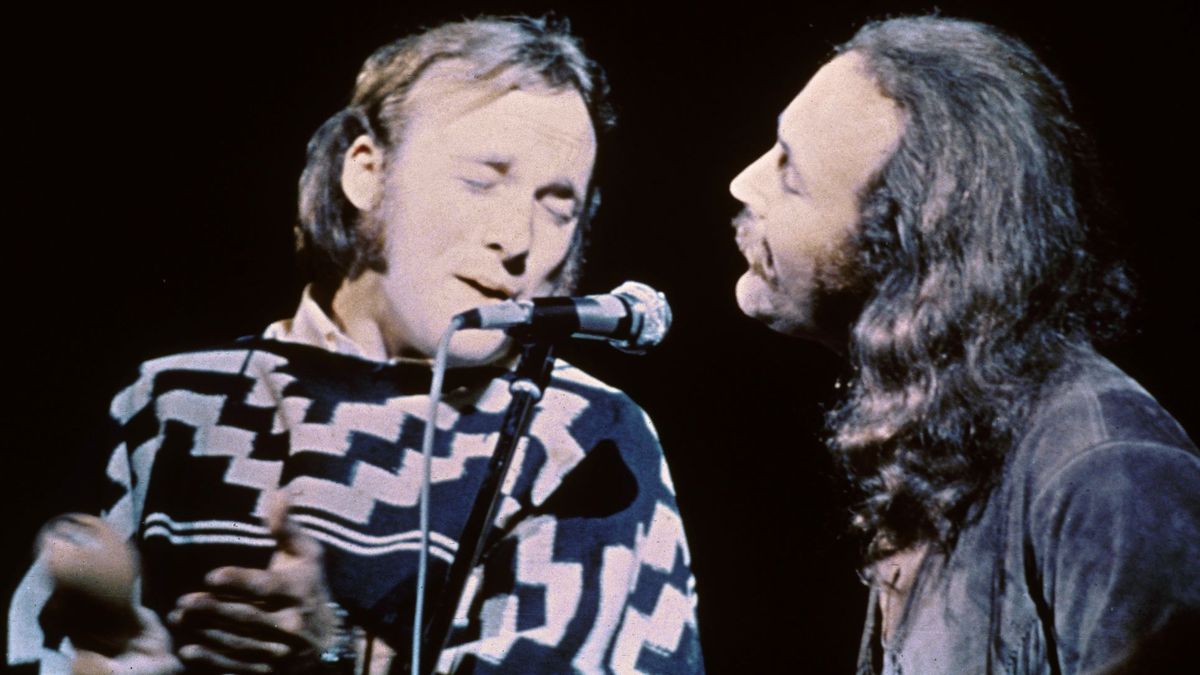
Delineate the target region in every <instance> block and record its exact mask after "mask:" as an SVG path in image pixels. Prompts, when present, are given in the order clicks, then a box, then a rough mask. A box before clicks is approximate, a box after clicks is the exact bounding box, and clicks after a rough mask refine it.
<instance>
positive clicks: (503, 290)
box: [454, 274, 516, 300]
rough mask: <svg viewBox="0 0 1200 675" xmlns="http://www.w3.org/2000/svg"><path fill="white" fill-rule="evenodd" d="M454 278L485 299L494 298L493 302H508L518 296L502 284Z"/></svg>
mask: <svg viewBox="0 0 1200 675" xmlns="http://www.w3.org/2000/svg"><path fill="white" fill-rule="evenodd" d="M454 278H455V279H458V280H459V281H461V282H463V283H464V284H466V285H468V286H470V287H471V288H473V289H475V292H477V293H479V294H480V295H482V296H483V297H485V298H492V299H493V300H508V299H509V298H511V297H513V296H514V295H516V293H514V292H513V291H512V289H510V288H508V287H507V286H504V285H502V284H493V283H491V282H487V281H477V280H475V279H471V278H469V277H463V276H458V275H457V274H456V275H454Z"/></svg>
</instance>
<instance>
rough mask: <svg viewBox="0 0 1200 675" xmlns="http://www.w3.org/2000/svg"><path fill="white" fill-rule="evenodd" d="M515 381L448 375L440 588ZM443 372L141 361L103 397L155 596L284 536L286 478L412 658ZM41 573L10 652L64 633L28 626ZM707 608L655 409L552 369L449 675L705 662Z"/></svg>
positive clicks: (372, 612) (436, 561) (350, 580)
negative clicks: (426, 431)
mask: <svg viewBox="0 0 1200 675" xmlns="http://www.w3.org/2000/svg"><path fill="white" fill-rule="evenodd" d="M511 378H512V375H511V374H510V373H508V372H507V371H504V370H501V369H499V368H494V367H492V368H472V369H461V370H451V371H449V372H448V373H447V378H446V384H445V387H444V394H443V403H442V407H441V409H440V410H439V413H438V430H437V432H436V434H435V447H434V458H433V471H432V483H433V485H432V493H431V494H432V501H431V505H432V506H431V537H430V539H431V549H430V577H429V578H430V580H431V583H430V596H429V597H430V598H432V602H434V603H436V602H437V598H438V592H439V590H440V583H441V580H442V579H443V578H444V576H445V573H446V571H447V570H448V569H449V565H450V562H451V561H452V560H453V557H454V554H455V551H456V550H457V547H458V541H457V538H458V535H459V532H460V531H461V528H462V526H463V524H464V523H465V521H466V518H467V514H468V513H469V511H470V508H471V505H472V502H473V500H474V498H475V494H476V492H477V490H478V487H479V485H480V483H481V482H482V480H483V474H484V472H485V470H486V466H487V462H488V459H489V458H490V456H491V453H492V451H493V449H494V445H495V441H496V437H497V435H498V429H499V426H500V421H501V418H502V417H503V414H504V410H505V408H506V406H507V404H508V401H509V398H510V395H509V392H508V382H509V381H510V380H511ZM429 382H430V374H429V371H428V369H427V368H424V367H421V366H415V365H412V364H404V363H401V364H384V363H378V362H374V361H368V360H364V359H360V358H355V357H352V356H346V355H341V354H336V353H331V352H328V351H324V350H321V349H318V348H314V347H310V346H307V345H302V344H293V343H285V342H278V341H274V340H269V339H251V340H243V341H240V342H238V343H235V344H234V345H232V346H229V347H226V348H218V349H211V350H205V351H197V352H191V353H185V354H180V355H176V356H169V357H164V358H160V359H156V360H153V361H150V362H147V363H145V364H143V366H142V367H141V369H140V376H139V377H138V379H137V380H136V382H134V383H133V384H132V385H130V386H129V387H127V388H126V389H124V390H123V391H122V392H121V393H120V394H119V395H118V396H117V397H116V399H115V400H114V402H113V404H112V407H111V410H110V412H111V415H112V417H113V419H114V420H115V421H116V422H117V429H118V439H117V442H116V449H115V451H114V452H113V455H112V458H111V461H110V462H109V464H108V471H107V473H108V478H109V479H110V480H111V482H112V497H113V499H112V505H111V507H110V508H108V509H106V511H105V512H104V514H103V515H104V517H105V518H106V519H107V520H108V521H110V522H111V523H113V524H114V526H116V527H117V528H118V529H119V530H121V531H122V532H124V533H126V534H128V535H129V536H130V537H133V538H134V539H135V540H136V543H137V544H138V547H139V549H140V551H141V555H142V563H143V569H144V572H143V579H142V603H143V604H144V605H146V606H147V607H149V608H151V609H153V610H155V611H156V612H158V613H159V614H160V615H165V613H166V612H167V611H169V610H170V608H171V607H173V605H174V603H175V600H176V599H177V598H178V597H179V596H180V595H182V594H184V593H187V592H190V591H193V590H198V589H200V588H201V587H202V584H203V582H202V580H203V577H204V574H205V573H206V572H208V571H209V570H211V569H213V568H215V567H218V566H222V565H241V566H255V567H264V566H265V565H266V564H267V561H268V559H269V557H270V554H271V552H272V549H273V546H274V540H273V538H272V537H271V535H270V533H269V532H268V530H267V529H266V528H265V527H264V525H263V521H262V517H263V516H264V515H265V512H266V507H267V497H268V495H269V494H270V493H272V492H273V491H275V490H277V489H283V490H285V491H286V493H287V494H288V496H289V499H290V502H291V504H292V517H293V518H294V519H295V520H296V521H297V522H299V523H300V524H301V526H302V527H303V528H304V529H305V530H306V531H307V532H308V533H309V534H311V535H312V536H313V537H314V538H316V539H317V540H319V541H320V542H322V544H323V545H324V548H325V565H326V574H327V578H328V580H329V583H330V587H331V591H332V594H333V596H334V598H335V599H336V600H337V602H338V603H339V604H340V605H342V607H343V608H345V609H346V610H347V611H348V612H349V615H350V621H351V622H352V623H354V624H357V625H361V626H363V627H365V628H366V629H367V630H368V631H369V632H371V633H373V634H376V635H380V636H386V637H387V639H388V641H389V642H390V643H391V646H392V647H393V648H394V649H395V650H396V651H397V653H400V654H404V653H406V652H407V650H408V647H409V645H408V644H407V643H408V641H409V639H410V634H409V633H410V630H409V626H411V621H412V610H413V588H414V582H415V576H416V560H417V548H418V546H419V542H418V539H419V526H418V521H417V499H418V494H419V491H420V476H421V466H422V463H421V462H422V459H421V451H420V444H421V436H422V432H423V428H424V416H425V415H426V412H427V409H428V390H429ZM41 576H42V575H39V573H38V570H36V569H35V570H33V571H32V572H31V573H30V574H29V575H28V576H27V578H26V580H25V581H24V582H23V584H22V588H21V589H19V590H18V593H17V596H16V597H15V598H14V602H13V611H12V616H11V617H10V650H9V658H10V661H21V660H29V659H31V658H32V659H36V658H44V659H46V660H45V663H46V664H48V663H50V662H51V659H52V658H53V656H54V654H53V650H54V648H56V647H57V646H58V644H59V642H60V639H59V637H58V636H53V635H45V636H42V635H41V634H40V633H41V631H40V630H38V629H37V626H36V625H35V624H36V615H37V612H38V608H39V596H40V595H41V596H44V589H41V588H39V580H40V578H41ZM695 607H696V595H695V591H694V581H693V578H692V575H691V572H690V557H689V553H688V549H687V543H686V540H685V538H684V532H683V528H682V524H681V522H680V519H679V514H678V510H677V508H676V503H675V496H674V490H673V487H672V485H671V479H670V475H669V473H668V471H667V467H666V464H665V462H664V459H663V455H662V450H661V448H660V447H659V444H658V441H657V438H656V435H655V432H654V429H653V426H652V424H651V423H650V420H649V418H647V416H646V415H645V413H644V412H643V411H642V410H641V409H640V408H638V407H637V406H636V405H635V404H634V403H633V402H632V401H631V400H630V399H629V398H628V397H627V396H625V395H624V394H622V393H621V392H619V391H617V390H614V389H612V388H610V387H608V386H606V385H604V384H603V383H601V382H599V381H597V380H595V379H593V378H591V377H589V376H588V375H586V374H584V373H583V372H581V371H579V370H578V369H576V368H574V367H572V366H570V365H567V364H565V363H563V362H558V363H557V364H556V366H555V368H554V371H553V375H552V381H551V386H550V387H549V388H548V389H547V391H546V393H545V396H544V398H543V399H542V400H541V402H540V403H539V404H538V405H537V406H536V408H535V411H534V414H533V417H532V422H531V424H530V430H529V435H528V438H527V439H525V440H523V441H522V442H521V443H520V444H519V446H518V448H517V451H516V454H515V455H514V458H513V464H512V468H511V469H510V471H509V474H508V475H507V477H506V480H505V482H504V485H503V496H502V502H501V505H500V508H499V512H498V515H497V518H496V521H495V530H494V531H493V536H492V537H491V539H490V540H489V542H488V544H487V545H486V547H485V550H484V556H483V558H482V561H481V563H480V565H479V566H478V567H477V568H476V569H475V570H474V572H473V574H472V577H471V579H470V580H469V581H468V584H467V589H466V591H465V593H464V598H463V601H462V603H460V605H459V607H458V611H457V615H456V618H455V625H454V628H453V633H452V636H451V639H450V649H448V650H447V651H446V652H444V653H443V655H442V659H441V661H440V662H439V671H441V670H451V671H454V672H493V671H503V672H521V673H534V672H548V673H549V672H554V673H559V672H571V671H573V670H575V671H581V672H587V673H591V672H618V673H631V672H652V673H682V672H687V673H693V672H702V671H703V663H702V660H701V655H700V647H699V639H698V634H697V630H696V618H695ZM427 616H428V615H427ZM33 642H37V643H38V644H31V643H33ZM58 658H60V659H61V658H62V657H61V655H60V656H59V657H58Z"/></svg>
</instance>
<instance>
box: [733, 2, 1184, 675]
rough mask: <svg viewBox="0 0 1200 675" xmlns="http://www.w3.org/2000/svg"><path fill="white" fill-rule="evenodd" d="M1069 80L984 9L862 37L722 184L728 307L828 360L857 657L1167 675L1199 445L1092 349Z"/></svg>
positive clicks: (1085, 234)
mask: <svg viewBox="0 0 1200 675" xmlns="http://www.w3.org/2000/svg"><path fill="white" fill-rule="evenodd" d="M1092 165H1093V159H1092V156H1091V152H1090V148H1089V144H1088V142H1087V139H1086V138H1085V137H1084V135H1083V134H1082V132H1081V130H1080V129H1079V128H1078V126H1077V125H1076V124H1075V122H1074V121H1073V117H1072V114H1071V109H1070V104H1069V102H1068V99H1067V96H1066V93H1065V91H1064V89H1063V87H1062V85H1061V83H1060V82H1059V81H1058V80H1057V78H1055V77H1054V75H1053V74H1051V73H1050V72H1049V71H1048V70H1047V69H1046V67H1045V66H1044V65H1043V64H1042V63H1041V62H1040V61H1039V60H1038V59H1037V58H1036V56H1035V55H1034V54H1033V53H1032V52H1031V51H1030V50H1029V49H1028V48H1027V47H1026V46H1025V45H1024V44H1022V43H1021V42H1019V41H1017V40H1015V39H1013V38H1011V37H1008V36H1006V35H1003V34H1002V33H1000V32H999V31H997V30H995V29H993V28H991V27H988V26H984V25H981V24H977V23H971V22H965V21H957V20H951V19H944V18H934V17H924V18H907V19H895V20H889V21H883V22H880V23H873V24H870V25H867V26H866V27H864V28H863V29H862V30H861V31H859V33H858V34H857V35H856V36H855V37H854V38H853V39H851V40H850V41H849V42H848V43H846V44H845V45H843V46H842V47H841V48H840V49H839V50H838V55H837V56H836V57H835V58H834V59H833V60H832V61H830V62H829V63H828V64H826V65H825V66H824V67H823V68H821V69H820V71H818V72H817V74H816V75H815V76H814V77H813V78H812V80H811V81H810V82H809V83H808V84H807V85H806V86H805V88H804V89H803V91H801V92H800V94H799V95H798V96H797V97H796V98H795V99H794V100H793V101H792V102H791V103H790V104H789V105H788V106H787V108H786V109H785V110H784V111H783V113H782V114H781V115H780V117H779V123H778V140H777V142H776V144H775V145H774V147H773V148H771V150H769V151H768V152H767V153H766V154H765V155H763V156H762V157H761V158H760V159H759V160H757V161H756V162H754V163H753V164H751V165H750V166H749V167H747V168H746V169H745V170H744V171H743V172H741V174H740V175H738V176H737V177H736V178H735V179H734V180H733V183H732V184H731V186H730V190H731V192H732V193H733V195H734V197H736V198H737V199H738V200H739V201H741V202H743V203H744V205H745V209H744V210H743V212H742V213H741V215H739V216H738V218H737V219H736V221H735V227H736V229H737V242H738V245H739V247H740V248H741V250H742V252H743V253H744V255H745V257H746V259H747V261H748V262H749V264H750V269H749V270H748V271H747V272H746V273H745V275H744V276H742V278H741V279H740V280H739V282H738V284H737V299H738V303H739V305H740V307H741V308H742V310H743V311H744V312H745V313H746V314H748V315H750V316H752V317H755V318H758V319H760V320H762V321H763V322H765V323H766V324H767V325H769V326H770V327H771V328H773V329H775V330H778V331H781V332H784V333H788V334H792V335H797V336H802V337H806V338H809V339H813V340H818V341H820V342H822V343H824V344H826V345H828V346H830V347H831V348H833V349H835V350H836V351H838V352H840V353H842V354H844V355H845V356H846V358H847V359H848V360H849V362H850V365H851V367H852V371H851V372H852V376H851V379H850V381H849V382H848V386H847V387H846V393H845V396H844V399H843V400H842V402H841V403H840V404H839V405H838V406H837V407H836V408H835V409H833V410H832V411H831V412H830V413H829V415H828V420H827V421H828V425H829V433H830V445H831V447H832V450H833V452H834V454H835V456H836V457H837V459H838V460H839V461H840V463H841V466H842V467H843V469H844V470H845V471H846V473H847V475H848V476H849V478H850V480H851V482H852V484H853V486H854V487H855V488H856V490H857V492H858V495H859V497H860V501H859V502H858V503H857V505H856V506H855V507H854V519H853V524H854V527H855V528H856V529H857V530H858V531H860V532H861V533H863V534H864V535H865V536H866V538H867V541H868V547H867V552H866V561H865V570H866V572H867V574H866V576H867V578H868V579H869V580H870V583H871V586H872V595H871V598H872V602H871V606H870V609H869V610H868V612H869V614H868V619H867V625H866V629H865V633H864V638H863V643H862V644H863V649H862V652H861V654H860V661H859V671H860V672H863V673H868V672H886V673H922V674H929V673H981V672H1005V673H1027V672H1028V673H1043V672H1053V673H1074V672H1131V671H1134V670H1137V671H1138V672H1141V671H1142V670H1151V671H1152V672H1164V670H1163V669H1164V668H1166V667H1167V664H1168V662H1169V660H1170V659H1171V658H1172V657H1175V656H1178V652H1173V651H1172V650H1178V649H1179V648H1180V647H1182V643H1181V641H1180V638H1181V636H1183V635H1185V634H1187V631H1191V630H1195V628H1196V626H1197V623H1196V617H1197V613H1198V612H1200V565H1197V564H1196V561H1197V560H1200V459H1198V458H1197V450H1196V447H1195V445H1194V444H1193V443H1192V441H1191V440H1190V439H1189V438H1188V437H1187V435H1186V434H1185V432H1184V430H1183V429H1182V428H1181V427H1180V426H1179V425H1178V424H1177V423H1176V422H1175V421H1174V420H1173V419H1171V417H1170V416H1169V415H1168V414H1167V413H1166V412H1165V411H1163V410H1162V409H1161V408H1160V407H1159V406H1158V404H1157V403H1156V402H1155V401H1154V399H1153V398H1151V397H1150V396H1149V395H1148V394H1147V393H1146V392H1145V391H1144V390H1143V389H1142V388H1141V387H1139V386H1138V385H1137V384H1136V383H1135V382H1133V381H1132V380H1131V379H1130V378H1129V377H1128V376H1127V375H1125V374H1124V373H1122V372H1121V371H1120V370H1118V369H1117V368H1116V367H1115V366H1114V365H1113V364H1112V363H1110V362H1109V361H1107V360H1106V359H1104V358H1103V357H1102V356H1100V355H1099V354H1098V353H1097V352H1096V351H1095V349H1094V346H1093V342H1094V341H1096V340H1098V339H1100V338H1104V337H1106V333H1107V332H1109V329H1111V328H1112V327H1114V326H1116V325H1117V323H1118V322H1119V320H1120V319H1121V318H1122V316H1123V312H1124V302H1125V299H1126V298H1127V296H1128V295H1129V284H1128V281H1127V279H1126V276H1125V273H1124V271H1123V268H1122V267H1121V266H1120V265H1116V264H1112V263H1110V262H1109V261H1108V260H1106V259H1105V258H1104V257H1103V256H1101V255H1099V251H1098V246H1097V236H1096V232H1095V231H1094V230H1095V219H1096V217H1097V215H1098V214H1097V209H1096V199H1095V197H1096V195H1095V194H1094V189H1095V179H1094V176H1093V175H1092V171H1091V170H1092Z"/></svg>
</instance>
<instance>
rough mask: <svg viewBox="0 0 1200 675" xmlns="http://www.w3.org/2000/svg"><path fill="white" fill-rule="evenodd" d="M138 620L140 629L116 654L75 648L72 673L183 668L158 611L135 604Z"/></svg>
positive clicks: (142, 673)
mask: <svg viewBox="0 0 1200 675" xmlns="http://www.w3.org/2000/svg"><path fill="white" fill-rule="evenodd" d="M137 614H138V620H139V621H140V622H141V626H142V631H141V632H140V633H139V634H138V635H136V636H134V637H133V638H132V639H130V640H129V642H128V643H126V646H125V651H124V652H122V653H120V654H117V655H116V656H104V655H103V654H100V653H99V652H92V651H87V650H84V649H81V650H78V651H76V652H75V658H74V659H73V660H72V661H71V673H72V674H73V675H111V674H113V673H120V674H121V675H168V674H170V673H179V672H182V671H183V664H181V663H180V662H179V660H178V659H176V658H175V655H174V654H172V653H171V636H170V634H168V633H167V629H166V628H163V625H162V623H160V622H159V620H158V615H156V614H155V613H154V612H152V611H150V610H148V609H146V608H145V607H139V608H138V609H137Z"/></svg>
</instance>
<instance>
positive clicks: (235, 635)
mask: <svg viewBox="0 0 1200 675" xmlns="http://www.w3.org/2000/svg"><path fill="white" fill-rule="evenodd" d="M287 510H288V503H287V500H286V499H285V498H279V499H276V500H275V501H274V502H273V503H272V504H271V506H270V508H269V512H268V516H267V526H268V527H269V528H270V530H271V534H273V535H274V536H275V538H276V540H277V544H276V548H275V553H274V555H273V556H272V557H271V562H270V564H269V565H268V566H267V569H265V570H258V569H249V568H244V567H220V568H217V569H215V570H213V571H212V572H209V574H208V576H206V577H205V578H204V581H205V584H206V587H207V588H206V589H205V590H204V591H201V592H198V593H188V594H187V595H184V596H182V597H180V598H179V600H178V602H177V603H176V605H175V609H174V610H173V611H172V612H171V613H170V615H169V616H168V621H170V623H171V624H172V625H174V626H175V627H176V628H177V629H178V632H177V636H178V638H179V641H180V644H181V647H180V648H179V651H178V654H179V657H180V658H181V659H183V661H184V663H186V664H187V665H188V666H193V665H196V666H200V665H204V666H209V667H213V668H216V669H219V670H220V671H221V672H234V673H270V672H279V671H286V670H297V669H303V668H304V667H305V666H307V665H311V664H315V663H316V662H317V661H318V660H319V658H320V654H321V652H322V651H324V650H325V649H326V648H328V647H329V646H330V645H331V643H332V642H333V639H334V636H335V634H336V631H337V628H338V619H337V616H336V615H335V613H334V611H333V609H332V608H330V606H329V599H330V598H329V589H328V586H327V584H326V582H325V571H324V568H323V566H322V564H321V545H320V544H319V543H317V541H316V540H315V539H313V538H312V537H310V536H309V535H308V534H306V533H305V532H304V530H302V529H301V528H300V527H299V526H298V525H297V524H296V523H295V522H293V521H292V520H291V519H289V518H288V515H287Z"/></svg>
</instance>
